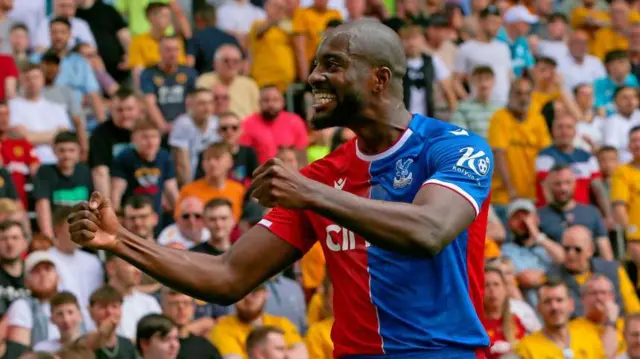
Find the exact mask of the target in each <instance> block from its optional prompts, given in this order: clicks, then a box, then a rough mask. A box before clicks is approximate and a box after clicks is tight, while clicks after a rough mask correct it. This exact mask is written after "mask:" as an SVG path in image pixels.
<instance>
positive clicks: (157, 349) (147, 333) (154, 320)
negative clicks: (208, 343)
mask: <svg viewBox="0 0 640 359" xmlns="http://www.w3.org/2000/svg"><path fill="white" fill-rule="evenodd" d="M137 332H138V336H137V338H136V347H137V348H138V352H139V353H140V355H141V357H142V359H176V358H177V357H178V352H179V351H180V337H179V334H178V327H177V326H176V324H175V323H174V322H173V321H172V320H171V319H169V318H167V317H165V316H164V315H162V314H149V315H146V316H144V317H143V318H142V319H140V322H138V327H137ZM198 357H199V356H198Z"/></svg>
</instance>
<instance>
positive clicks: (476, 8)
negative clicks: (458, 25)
mask: <svg viewBox="0 0 640 359" xmlns="http://www.w3.org/2000/svg"><path fill="white" fill-rule="evenodd" d="M469 3H470V7H471V12H470V13H468V14H467V16H465V17H464V19H463V20H462V31H463V33H464V34H465V36H466V39H465V40H468V39H475V38H476V37H477V36H478V33H479V32H480V12H481V11H482V10H484V9H485V8H486V7H487V6H489V4H490V1H489V0H471V1H469Z"/></svg>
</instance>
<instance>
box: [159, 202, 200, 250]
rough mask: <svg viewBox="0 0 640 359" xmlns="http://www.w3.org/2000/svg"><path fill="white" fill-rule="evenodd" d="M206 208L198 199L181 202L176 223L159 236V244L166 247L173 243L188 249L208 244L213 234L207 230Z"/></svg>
mask: <svg viewBox="0 0 640 359" xmlns="http://www.w3.org/2000/svg"><path fill="white" fill-rule="evenodd" d="M203 212H204V206H203V204H202V201H200V199H199V198H198V197H185V198H182V199H181V201H180V206H179V207H178V212H177V214H178V216H177V217H176V223H174V224H172V225H170V226H168V227H166V228H165V229H163V230H162V232H160V235H159V236H158V241H157V242H158V244H160V245H163V246H166V245H169V244H170V243H173V242H178V243H180V244H183V245H184V246H185V247H186V248H187V249H190V248H193V247H194V246H196V245H198V244H200V243H203V242H206V241H208V240H209V238H210V237H211V232H209V230H208V229H207V228H205V225H204V220H203V218H202V217H203Z"/></svg>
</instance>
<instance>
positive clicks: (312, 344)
mask: <svg viewBox="0 0 640 359" xmlns="http://www.w3.org/2000/svg"><path fill="white" fill-rule="evenodd" d="M322 318H323V319H322V320H320V321H318V322H316V323H314V324H313V325H311V324H310V325H309V331H308V332H307V336H306V337H305V344H306V345H307V350H308V352H309V359H329V358H331V357H332V355H333V341H331V328H332V326H333V322H334V317H333V284H332V283H331V280H330V279H329V277H328V276H327V277H325V279H324V281H323V287H322ZM249 357H250V359H251V352H249Z"/></svg>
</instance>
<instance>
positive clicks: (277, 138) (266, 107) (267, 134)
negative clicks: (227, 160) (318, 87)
mask: <svg viewBox="0 0 640 359" xmlns="http://www.w3.org/2000/svg"><path fill="white" fill-rule="evenodd" d="M240 144H242V145H245V146H251V147H252V148H253V149H254V150H255V151H256V153H257V154H258V161H259V162H260V163H261V164H262V163H264V162H266V161H267V160H268V159H270V158H272V157H274V156H275V155H276V153H277V151H278V148H279V147H294V148H295V149H296V150H298V157H299V158H300V159H301V160H300V162H301V163H302V164H306V162H307V161H306V153H305V149H306V148H307V146H308V145H309V137H308V136H307V129H306V126H305V122H304V120H303V119H302V118H300V116H298V115H296V114H294V113H291V112H287V111H285V110H284V97H283V96H282V94H281V93H280V91H278V89H277V88H276V87H274V86H267V87H263V88H262V89H261V90H260V112H258V113H255V114H253V115H251V116H249V117H247V118H246V119H245V120H244V121H243V123H242V137H240Z"/></svg>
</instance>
